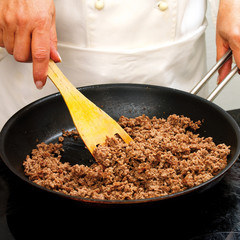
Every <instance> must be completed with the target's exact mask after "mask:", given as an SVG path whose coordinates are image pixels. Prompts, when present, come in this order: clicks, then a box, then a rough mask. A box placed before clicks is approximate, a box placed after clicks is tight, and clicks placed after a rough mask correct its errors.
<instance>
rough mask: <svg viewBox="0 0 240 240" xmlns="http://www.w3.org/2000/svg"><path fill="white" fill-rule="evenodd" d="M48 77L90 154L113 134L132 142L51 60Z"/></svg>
mask: <svg viewBox="0 0 240 240" xmlns="http://www.w3.org/2000/svg"><path fill="white" fill-rule="evenodd" d="M48 77H49V78H50V79H51V80H52V82H53V83H54V84H55V86H56V87H57V88H58V90H59V92H60V93H61V94H62V96H63V98H64V101H65V103H66V105H67V107H68V110H69V112H70V114H71V116H72V119H73V123H74V125H75V126H76V129H77V131H78V133H79V135H80V136H81V138H82V140H83V141H84V143H85V145H86V146H87V148H88V149H89V151H90V152H91V154H93V151H94V149H95V148H96V146H97V145H98V144H104V142H105V140H106V137H113V136H114V135H115V134H119V136H120V137H121V138H122V139H123V141H124V142H126V143H129V142H131V141H133V140H132V138H131V137H130V136H129V135H128V134H127V133H126V132H125V131H124V130H123V128H121V126H120V125H119V124H118V123H117V122H116V121H115V120H113V119H112V118H111V117H110V116H109V115H107V114H106V113H105V112H104V111H103V110H101V109H100V108H99V107H97V106H96V105H95V104H94V103H93V102H91V101H90V100H89V99H87V98H86V97H85V96H84V95H83V94H82V93H80V92H79V91H78V90H77V89H76V88H75V87H74V86H73V85H72V83H71V82H70V81H69V80H68V79H67V78H66V77H65V76H64V74H63V73H62V71H61V70H60V69H59V68H58V67H57V65H56V64H55V63H54V61H52V60H50V61H49V66H48Z"/></svg>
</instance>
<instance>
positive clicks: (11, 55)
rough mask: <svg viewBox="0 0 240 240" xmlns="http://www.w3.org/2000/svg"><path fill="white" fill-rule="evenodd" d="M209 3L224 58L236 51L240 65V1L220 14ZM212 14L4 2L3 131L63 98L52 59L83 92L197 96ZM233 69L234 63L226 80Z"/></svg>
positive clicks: (226, 1)
mask: <svg viewBox="0 0 240 240" xmlns="http://www.w3.org/2000/svg"><path fill="white" fill-rule="evenodd" d="M209 1H210V3H211V4H212V12H213V15H215V16H217V11H218V18H217V38H216V40H217V58H220V57H221V56H222V55H223V54H224V53H225V52H226V51H227V50H228V48H229V47H231V49H232V50H233V55H234V57H235V61H236V63H237V64H238V66H240V56H239V54H240V51H239V44H240V40H239V39H240V20H239V18H238V13H239V11H240V1H239V0H220V1H219V10H218V1H217V0H209ZM206 7H207V0H161V1H159V0H67V1H66V0H55V1H53V0H28V1H26V0H1V1H0V47H2V48H1V49H0V73H1V79H0V81H1V88H0V97H1V103H2V104H1V105H0V111H1V115H0V128H1V127H2V126H3V124H4V123H5V122H6V120H7V119H8V118H9V117H10V116H11V115H13V114H14V113H15V112H16V111H17V110H19V109H20V108H22V107H23V106H25V105H27V104H28V103H30V102H32V101H34V100H36V99H38V98H40V97H43V96H45V95H47V94H50V93H53V92H56V91H57V90H56V88H55V86H54V85H53V84H52V83H51V81H50V80H48V81H46V78H47V77H46V76H47V68H48V61H49V58H52V59H53V60H54V61H55V62H60V61H62V63H60V64H59V67H60V68H61V70H62V71H63V72H64V73H65V75H66V76H67V77H68V79H70V80H71V82H72V83H73V84H74V85H75V86H76V87H79V86H84V85H92V84H103V83H146V84H155V85H161V86H168V87H171V88H177V89H181V90H185V91H189V90H190V89H191V88H192V87H193V86H194V85H195V84H196V82H197V81H199V80H200V79H201V77H202V76H203V74H204V73H206V49H205V35H204V33H205V30H206V27H207V22H206V18H205V13H206ZM26 62H28V63H26ZM230 68H231V61H229V62H228V63H227V64H225V66H224V67H223V68H222V69H221V71H220V75H219V79H218V81H221V80H222V78H223V77H224V76H225V75H226V74H227V73H228V72H229V70H230ZM32 79H34V81H32ZM33 83H35V85H36V88H35V87H34V84H33ZM44 85H46V86H44ZM37 88H38V89H42V90H41V91H39V90H37Z"/></svg>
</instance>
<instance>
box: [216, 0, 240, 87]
mask: <svg viewBox="0 0 240 240" xmlns="http://www.w3.org/2000/svg"><path fill="white" fill-rule="evenodd" d="M239 13H240V1H239V0H220V3H219V11H218V18H217V31H216V44H217V60H219V59H220V58H221V57H222V56H223V55H224V54H225V53H226V52H227V50H229V48H231V49H232V53H233V56H234V59H235V62H236V64H237V66H238V68H240V14H239ZM231 64H232V59H230V60H229V61H227V62H226V63H225V64H224V65H223V67H221V69H220V70H219V77H218V83H220V82H221V81H222V80H223V79H224V78H225V77H226V75H227V74H228V73H229V72H230V71H231Z"/></svg>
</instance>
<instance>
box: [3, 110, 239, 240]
mask: <svg viewBox="0 0 240 240" xmlns="http://www.w3.org/2000/svg"><path fill="white" fill-rule="evenodd" d="M229 113H230V114H231V115H232V116H233V117H234V119H235V120H236V121H237V122H238V124H239V125H240V110H232V111H229ZM89 230H90V231H89ZM33 234H34V235H33ZM83 234H85V235H86V236H87V237H88V238H89V237H91V236H92V237H94V236H101V237H104V238H109V237H110V238H115V237H120V238H121V237H126V236H127V237H130V238H131V237H134V238H137V237H140V236H148V238H150V237H155V238H156V237H157V238H158V239H192V240H205V239H206V240H218V239H227V240H233V239H234V240H235V239H240V160H237V162H236V163H235V164H234V166H233V167H232V168H231V169H230V170H229V171H228V173H227V174H226V175H225V177H224V178H223V179H222V180H221V182H220V183H218V184H217V185H216V186H214V187H213V188H211V189H209V190H207V191H205V192H204V193H201V194H197V195H193V196H187V197H182V198H177V199H170V200H168V201H160V202H157V203H153V204H151V205H148V204H141V205H137V206H131V205H130V206H122V207H110V206H105V207H104V208H103V207H102V208H99V207H96V206H91V205H87V204H83V203H79V202H74V201H71V200H68V199H64V198H59V197H57V196H55V195H54V196H52V195H51V194H49V193H46V192H43V191H41V190H39V189H34V188H33V187H32V186H29V185H28V184H26V183H24V182H22V181H21V180H19V179H18V178H17V177H15V176H14V175H13V174H12V173H11V172H10V171H9V170H8V168H7V167H6V166H5V165H4V163H3V162H2V161H1V160H0V240H15V239H58V238H60V237H61V238H63V236H64V235H67V236H68V238H67V239H75V238H78V239H80V238H81V236H82V235H83ZM143 234H144V235H143ZM146 234H147V235H146ZM163 236H164V237H163ZM82 237H83V236H82Z"/></svg>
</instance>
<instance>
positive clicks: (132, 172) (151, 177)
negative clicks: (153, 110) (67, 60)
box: [23, 114, 230, 200]
mask: <svg viewBox="0 0 240 240" xmlns="http://www.w3.org/2000/svg"><path fill="white" fill-rule="evenodd" d="M119 124H120V125H121V126H122V127H123V128H124V129H125V131H126V132H127V133H128V134H129V135H130V136H131V137H132V138H133V140H134V142H131V143H130V144H129V145H128V144H126V143H124V142H123V141H122V139H121V138H120V137H118V136H116V137H114V138H107V140H106V143H105V144H104V145H100V146H98V147H97V148H96V149H95V151H94V157H95V159H96V163H94V164H92V165H91V166H90V167H88V166H85V165H78V164H76V165H73V166H71V165H70V163H62V162H61V152H62V151H64V150H63V144H62V142H63V141H64V137H71V136H72V135H73V136H74V138H77V135H76V131H74V132H67V131H64V132H63V136H62V137H60V139H59V140H60V141H59V143H55V144H53V143H50V144H46V143H41V144H38V145H37V149H33V150H32V153H31V155H28V156H27V157H26V160H25V161H24V163H23V166H24V168H25V174H26V175H27V176H28V177H29V179H30V180H31V181H33V182H35V183H37V184H39V185H41V186H43V187H46V188H48V189H51V190H54V191H59V192H62V193H65V194H69V195H72V196H79V197H83V198H91V199H107V200H129V199H145V198H152V197H159V196H165V195H169V194H173V193H176V192H180V191H183V190H186V189H188V188H192V187H194V186H196V185H199V184H201V183H203V182H205V181H207V180H209V179H211V178H212V177H214V176H215V175H216V174H218V173H219V172H220V171H221V170H222V169H224V168H225V167H226V165H227V156H228V155H229V153H230V146H226V145H225V144H218V145H216V144H215V143H214V142H213V139H212V138H211V137H207V138H205V137H200V136H199V135H198V134H196V133H195V134H194V131H195V130H197V129H198V128H199V127H200V125H201V121H197V122H193V121H192V120H191V119H190V118H187V117H184V116H178V115H175V114H173V115H170V116H169V117H168V118H167V119H163V118H159V119H158V118H156V117H153V118H152V119H150V118H149V117H147V116H145V115H143V116H140V117H137V118H126V117H123V116H122V117H121V118H120V119H119Z"/></svg>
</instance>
